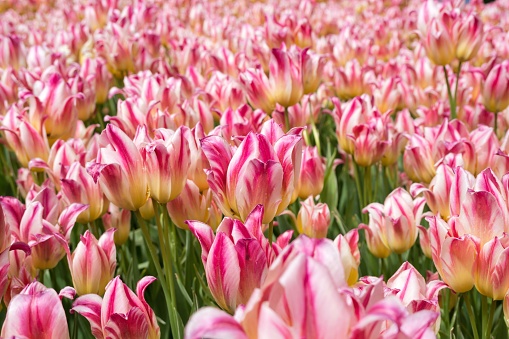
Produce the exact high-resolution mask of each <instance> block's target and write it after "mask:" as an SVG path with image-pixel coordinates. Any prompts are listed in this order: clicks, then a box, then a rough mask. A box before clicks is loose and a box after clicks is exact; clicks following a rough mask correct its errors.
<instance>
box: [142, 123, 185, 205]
mask: <svg viewBox="0 0 509 339" xmlns="http://www.w3.org/2000/svg"><path fill="white" fill-rule="evenodd" d="M157 133H158V135H157V137H156V139H155V140H154V141H153V142H151V143H149V144H148V145H147V146H145V147H144V148H142V150H141V155H142V157H143V159H144V160H145V163H146V166H147V172H148V186H149V190H150V196H151V197H152V199H154V200H155V201H157V202H159V203H161V204H166V203H167V202H168V201H170V200H173V199H175V198H176V197H177V196H178V195H179V194H180V192H182V189H183V188H184V185H185V183H186V174H187V170H188V169H189V164H190V151H189V142H188V139H187V134H188V133H189V129H188V128H187V127H180V128H179V129H177V131H176V132H175V133H171V131H170V130H162V129H160V130H158V131H157Z"/></svg>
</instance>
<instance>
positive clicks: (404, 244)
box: [364, 188, 425, 254]
mask: <svg viewBox="0 0 509 339" xmlns="http://www.w3.org/2000/svg"><path fill="white" fill-rule="evenodd" d="M424 203H425V200H424V198H417V199H415V200H412V197H411V196H410V194H409V193H408V192H406V191H405V190H404V189H402V188H397V189H396V190H394V191H393V192H392V193H391V194H389V195H388V196H387V198H386V199H385V202H384V204H383V205H382V204H379V203H372V204H370V205H368V207H366V210H367V211H370V210H371V212H370V219H371V215H373V217H374V218H375V221H374V222H375V224H376V223H378V222H384V226H383V228H381V230H382V232H383V233H382V234H383V235H382V238H381V239H385V242H386V246H387V247H388V248H389V249H390V250H391V251H393V252H396V253H398V254H401V253H404V252H406V251H407V250H408V249H410V247H412V246H413V244H414V243H415V240H417V226H418V225H419V223H420V222H421V217H422V210H423V209H424ZM375 211H376V212H375ZM377 215H381V216H382V217H383V221H378V220H379V219H378V217H377ZM370 224H371V222H370ZM364 227H365V228H366V229H367V230H371V228H370V227H369V226H365V225H364ZM368 234H369V231H368ZM370 236H371V235H370ZM382 242H383V240H382ZM375 251H376V250H375Z"/></svg>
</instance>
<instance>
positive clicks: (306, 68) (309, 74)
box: [301, 49, 325, 94]
mask: <svg viewBox="0 0 509 339" xmlns="http://www.w3.org/2000/svg"><path fill="white" fill-rule="evenodd" d="M301 58H302V66H301V68H302V83H303V86H304V92H303V93H304V94H312V93H314V92H316V90H317V89H318V86H320V81H321V80H322V73H323V69H324V67H325V58H324V57H323V56H321V55H317V54H313V53H311V52H310V51H309V50H308V49H304V50H303V51H302V54H301Z"/></svg>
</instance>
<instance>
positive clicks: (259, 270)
mask: <svg viewBox="0 0 509 339" xmlns="http://www.w3.org/2000/svg"><path fill="white" fill-rule="evenodd" d="M263 213H264V209H263V207H262V206H260V205H259V206H257V207H256V208H255V209H254V210H253V212H252V213H251V214H250V215H249V216H248V218H247V219H246V221H245V224H243V223H241V222H240V221H239V220H234V219H230V218H225V219H223V221H222V222H221V224H220V225H219V227H218V228H217V233H216V235H215V236H214V233H213V231H212V229H211V228H210V226H208V225H206V224H204V223H201V222H198V221H187V224H188V225H189V228H190V229H191V232H192V233H193V234H194V236H195V237H196V238H197V239H198V241H199V242H200V244H201V247H202V261H203V266H204V267H205V274H206V277H207V282H208V285H209V288H210V291H211V293H212V295H213V296H214V299H215V300H216V302H217V303H218V305H219V306H221V308H223V309H225V310H228V311H230V312H233V311H234V310H235V308H236V307H237V306H238V305H241V304H245V303H246V302H247V301H248V300H249V298H250V296H251V294H252V293H253V290H254V289H255V288H257V287H260V285H261V284H262V282H263V281H264V279H265V275H266V274H267V269H268V265H269V264H270V263H271V262H272V260H273V257H274V252H273V249H272V248H271V247H270V245H269V243H268V240H267V239H266V238H265V236H264V235H263V233H262V218H263ZM273 248H275V249H276V250H277V251H280V247H279V245H278V244H277V243H274V244H273Z"/></svg>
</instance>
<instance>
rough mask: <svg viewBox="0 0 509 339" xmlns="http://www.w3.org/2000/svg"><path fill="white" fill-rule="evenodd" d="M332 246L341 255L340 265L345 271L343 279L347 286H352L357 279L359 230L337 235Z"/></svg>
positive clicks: (359, 260) (359, 254)
mask: <svg viewBox="0 0 509 339" xmlns="http://www.w3.org/2000/svg"><path fill="white" fill-rule="evenodd" d="M334 244H335V245H336V246H337V248H338V250H339V254H340V255H341V263H342V264H343V269H344V271H345V279H346V282H347V283H348V285H349V286H352V285H354V284H355V283H356V282H357V280H358V279H359V265H360V263H361V253H360V252H359V245H358V244H359V230H357V229H353V230H351V231H350V232H348V233H347V234H345V235H344V236H343V235H341V234H340V235H338V236H337V237H336V239H334Z"/></svg>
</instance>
